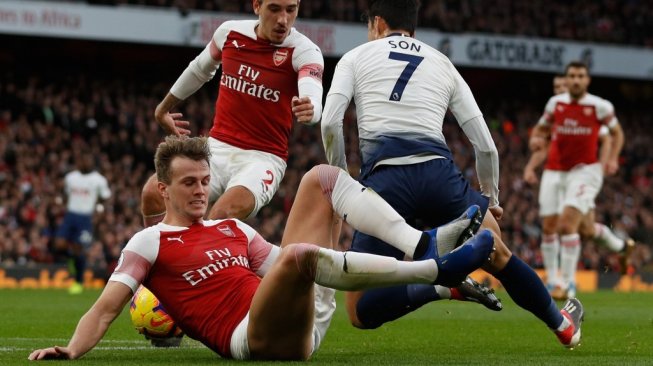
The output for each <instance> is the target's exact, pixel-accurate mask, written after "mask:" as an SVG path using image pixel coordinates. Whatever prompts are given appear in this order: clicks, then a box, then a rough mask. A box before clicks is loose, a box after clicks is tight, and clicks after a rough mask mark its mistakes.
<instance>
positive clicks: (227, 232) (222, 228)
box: [218, 225, 236, 238]
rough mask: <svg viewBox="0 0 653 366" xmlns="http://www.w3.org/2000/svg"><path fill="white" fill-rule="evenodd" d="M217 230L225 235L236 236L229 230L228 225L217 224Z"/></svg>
mask: <svg viewBox="0 0 653 366" xmlns="http://www.w3.org/2000/svg"><path fill="white" fill-rule="evenodd" d="M218 230H219V231H220V232H221V233H222V234H224V235H226V236H230V237H232V238H233V237H235V236H236V234H234V232H233V231H232V230H231V228H230V227H229V225H220V226H218Z"/></svg>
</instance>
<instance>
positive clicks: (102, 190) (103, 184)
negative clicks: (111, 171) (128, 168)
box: [98, 175, 111, 200]
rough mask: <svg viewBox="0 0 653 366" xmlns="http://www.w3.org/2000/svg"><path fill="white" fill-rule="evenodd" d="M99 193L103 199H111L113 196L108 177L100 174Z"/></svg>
mask: <svg viewBox="0 0 653 366" xmlns="http://www.w3.org/2000/svg"><path fill="white" fill-rule="evenodd" d="M98 193H99V196H100V198H102V199H103V200H106V199H109V198H110V197H111V189H110V188H109V182H108V181H107V178H105V177H103V176H101V175H100V187H98Z"/></svg>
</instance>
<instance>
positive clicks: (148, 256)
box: [109, 220, 276, 357]
mask: <svg viewBox="0 0 653 366" xmlns="http://www.w3.org/2000/svg"><path fill="white" fill-rule="evenodd" d="M272 247H273V245H272V244H270V243H268V242H267V241H265V239H263V238H262V237H261V236H260V235H259V234H257V233H256V231H254V229H252V228H251V227H250V226H248V225H246V224H244V223H242V222H240V221H238V220H211V221H204V222H203V223H197V224H194V225H192V226H190V227H178V226H170V225H166V224H163V223H159V224H157V225H155V226H151V227H149V228H147V229H145V230H143V231H141V232H139V233H137V234H136V235H134V237H133V238H132V239H131V240H130V241H129V243H127V246H126V247H125V249H124V250H123V252H122V255H121V258H120V262H119V264H118V266H117V267H116V269H115V271H114V273H113V275H112V276H111V278H110V279H109V280H110V281H118V282H122V283H124V284H125V285H127V286H129V287H130V288H131V289H132V291H136V289H137V288H138V286H139V285H140V284H141V283H142V284H143V285H144V286H146V287H147V288H149V289H150V290H151V291H152V292H153V293H154V295H155V296H156V297H157V298H158V299H159V300H160V301H161V302H162V303H163V304H164V305H165V307H166V311H168V312H169V313H170V315H171V316H172V318H173V319H175V321H176V322H177V324H178V325H179V326H180V327H181V328H182V329H183V330H184V332H185V333H186V334H187V335H188V336H190V337H191V338H194V339H197V340H199V341H200V342H202V343H204V344H205V345H206V346H207V347H209V348H210V349H212V350H214V351H215V352H217V353H218V354H220V355H222V356H225V357H230V356H231V353H230V342H231V335H232V333H233V331H234V329H235V328H236V326H237V325H238V324H239V323H240V322H241V321H242V320H243V319H244V318H245V315H246V314H247V312H248V311H249V307H250V304H251V301H252V297H253V296H254V293H255V292H256V289H257V288H258V285H259V283H260V278H259V276H262V275H263V274H265V272H267V270H268V269H269V267H270V266H271V262H272V261H273V259H274V258H276V255H271V252H272V249H273V248H272ZM269 257H270V258H269ZM271 257H274V258H271Z"/></svg>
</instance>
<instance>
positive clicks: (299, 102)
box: [291, 97, 315, 123]
mask: <svg viewBox="0 0 653 366" xmlns="http://www.w3.org/2000/svg"><path fill="white" fill-rule="evenodd" d="M291 105H292V113H293V115H294V116H295V118H296V119H297V122H299V123H310V122H311V119H313V114H314V113H315V112H314V107H313V103H311V98H309V97H301V98H299V97H292V101H291Z"/></svg>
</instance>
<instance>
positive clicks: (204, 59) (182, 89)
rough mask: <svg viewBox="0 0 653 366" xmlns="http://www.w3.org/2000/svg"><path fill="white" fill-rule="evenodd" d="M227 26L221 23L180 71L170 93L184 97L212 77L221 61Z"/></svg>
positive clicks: (180, 97)
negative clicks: (207, 41)
mask: <svg viewBox="0 0 653 366" xmlns="http://www.w3.org/2000/svg"><path fill="white" fill-rule="evenodd" d="M227 33H228V28H227V27H226V26H225V24H222V25H221V26H220V27H218V29H216V30H215V33H214V34H213V38H212V39H211V40H210V41H209V43H208V44H207V45H206V47H204V50H202V52H200V54H199V55H197V57H195V59H194V60H193V61H191V62H190V64H188V67H186V69H185V70H184V72H182V73H181V75H180V76H179V78H178V79H177V81H176V82H175V83H174V85H173V86H172V88H170V93H171V94H172V95H174V96H175V97H177V98H179V99H182V100H183V99H186V98H188V97H189V96H191V95H192V94H193V93H195V92H196V91H197V90H199V88H201V87H202V85H204V84H205V83H207V82H208V81H210V80H211V79H213V76H215V71H216V70H217V69H218V67H220V64H221V62H222V45H223V44H224V42H225V39H226V37H227Z"/></svg>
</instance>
